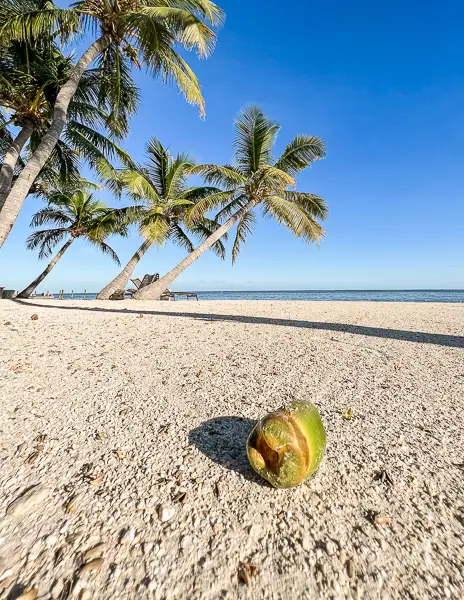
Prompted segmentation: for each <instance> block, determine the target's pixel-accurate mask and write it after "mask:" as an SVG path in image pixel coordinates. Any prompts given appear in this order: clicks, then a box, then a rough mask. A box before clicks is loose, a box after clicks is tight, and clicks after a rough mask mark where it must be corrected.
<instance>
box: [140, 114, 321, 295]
mask: <svg viewBox="0 0 464 600" xmlns="http://www.w3.org/2000/svg"><path fill="white" fill-rule="evenodd" d="M279 130H280V126H279V125H277V124H275V123H273V122H272V121H269V120H268V119H267V118H266V117H265V116H264V114H263V112H262V111H261V109H260V108H258V107H249V108H247V109H245V110H244V111H243V112H242V114H241V115H240V117H239V118H238V119H237V121H236V123H235V142H234V147H235V160H234V164H232V165H225V166H219V165H214V164H206V165H198V166H196V167H192V168H191V169H190V173H192V174H198V175H203V177H204V178H205V180H206V181H207V182H208V183H212V184H214V185H221V186H222V187H223V190H222V191H219V192H217V193H215V194H210V195H207V196H205V197H204V198H202V199H201V200H199V201H198V202H197V203H196V205H195V206H194V207H193V208H192V210H191V211H190V215H189V218H190V220H191V222H192V223H195V222H196V220H197V219H200V218H201V217H202V215H204V214H205V212H207V211H208V210H211V209H214V208H216V207H221V210H220V212H219V213H218V215H217V217H216V218H217V219H222V218H227V220H226V222H225V223H224V224H223V225H221V226H220V227H219V228H218V229H216V231H215V232H214V233H213V234H212V235H211V236H209V237H208V239H206V240H205V241H204V242H203V243H202V244H200V245H199V246H198V248H196V249H195V250H194V251H193V252H191V253H190V254H189V255H188V256H187V257H186V258H184V260H183V261H181V262H180V263H179V264H178V265H177V266H176V267H175V268H174V269H172V270H171V271H170V272H169V273H168V274H167V275H165V276H164V277H162V278H161V279H159V280H158V281H157V282H155V283H152V284H151V285H149V286H147V287H145V288H143V290H140V291H139V292H137V293H136V294H135V296H134V297H135V298H136V299H147V300H157V299H159V297H160V295H161V294H162V293H163V291H164V290H165V289H166V288H167V287H169V285H170V284H171V283H172V282H173V281H174V280H175V279H176V278H177V277H178V276H179V275H180V274H181V273H182V271H184V270H185V269H186V268H187V267H189V266H190V265H191V264H192V263H193V262H195V261H196V260H197V258H199V257H200V256H201V255H202V254H203V252H205V251H206V250H208V248H210V247H211V246H212V245H213V244H215V243H216V242H217V241H218V240H219V239H220V238H221V237H222V236H223V235H224V234H225V233H227V232H228V231H229V229H231V227H232V226H233V225H235V223H238V225H237V233H236V236H235V241H234V244H233V248H232V260H233V261H234V260H235V259H236V257H237V255H238V253H239V251H240V247H241V244H243V243H244V242H245V240H246V237H247V235H249V234H250V233H251V231H252V228H253V225H254V224H255V220H256V217H255V214H254V212H253V210H254V209H255V208H256V207H257V206H262V209H263V214H264V215H265V216H267V217H273V218H274V219H276V221H277V222H278V223H282V224H283V225H285V226H286V227H288V229H290V231H291V232H292V233H294V234H296V235H297V236H298V237H302V238H303V239H305V240H306V241H307V242H319V241H320V240H321V239H322V238H323V236H324V229H323V228H322V226H321V225H320V223H319V222H318V219H319V220H323V219H325V218H326V215H327V207H326V204H325V202H324V200H323V199H322V198H320V197H319V196H316V195H315V194H308V193H306V192H299V191H296V190H295V186H296V182H295V176H296V175H297V174H298V173H300V172H301V171H303V169H305V168H306V167H309V166H310V164H311V163H312V162H314V161H315V160H318V159H320V158H324V157H325V147H324V142H323V141H322V140H321V139H320V138H318V137H312V136H307V135H298V136H297V137H295V138H294V140H293V141H292V142H290V144H288V146H287V147H286V148H285V150H284V152H283V154H282V156H281V157H280V158H278V159H277V160H274V159H273V158H272V154H271V151H272V147H273V145H274V143H275V141H276V138H277V135H278V133H279Z"/></svg>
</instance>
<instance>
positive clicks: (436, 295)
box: [56, 289, 464, 302]
mask: <svg viewBox="0 0 464 600" xmlns="http://www.w3.org/2000/svg"><path fill="white" fill-rule="evenodd" d="M188 291H191V290H188ZM197 293H198V298H199V299H200V300H337V301H364V302H365V301H367V302H464V289H463V290H388V291H383V290H382V291H379V290H335V291H331V290H316V291H314V290H308V291H303V290H295V291H291V290H288V291H257V292H248V291H243V292H239V291H233V292H227V291H225V292H197ZM56 297H57V296H56ZM95 297H96V294H95V293H93V294H92V293H88V294H86V299H87V300H93V299H94V298H95ZM64 298H65V299H66V300H69V299H71V295H70V294H65V295H64ZM74 299H75V300H82V299H84V295H83V294H74ZM186 301H187V300H177V302H186ZM189 302H191V300H190V301H189Z"/></svg>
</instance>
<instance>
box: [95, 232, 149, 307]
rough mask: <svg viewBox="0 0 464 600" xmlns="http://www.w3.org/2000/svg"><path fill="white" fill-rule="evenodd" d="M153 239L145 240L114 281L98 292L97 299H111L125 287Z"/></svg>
mask: <svg viewBox="0 0 464 600" xmlns="http://www.w3.org/2000/svg"><path fill="white" fill-rule="evenodd" d="M150 246H151V241H149V240H145V241H144V242H143V244H142V245H141V246H140V248H139V249H138V250H137V252H136V253H135V254H134V256H133V257H132V258H131V259H130V261H129V262H128V263H127V265H126V266H125V267H124V269H123V270H122V271H121V272H120V273H119V275H117V276H116V277H115V278H114V279H113V281H110V283H109V284H108V285H107V286H106V287H104V288H103V289H102V291H101V292H100V293H99V294H98V296H97V300H109V299H110V297H111V296H112V295H113V294H114V293H115V292H117V291H118V290H123V289H125V287H126V285H127V282H128V281H129V278H130V276H131V275H132V273H133V272H134V269H135V267H136V266H137V264H138V263H139V261H140V259H141V258H142V256H143V255H144V254H145V252H146V251H147V250H148V248H150Z"/></svg>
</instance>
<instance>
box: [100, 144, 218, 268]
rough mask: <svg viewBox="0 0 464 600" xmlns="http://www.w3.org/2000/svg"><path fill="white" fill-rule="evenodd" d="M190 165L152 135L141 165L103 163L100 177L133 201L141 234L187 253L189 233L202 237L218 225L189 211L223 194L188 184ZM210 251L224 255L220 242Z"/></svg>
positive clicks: (184, 155)
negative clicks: (119, 166) (209, 198)
mask: <svg viewBox="0 0 464 600" xmlns="http://www.w3.org/2000/svg"><path fill="white" fill-rule="evenodd" d="M193 166H194V162H193V159H192V158H191V157H189V156H188V155H187V154H182V153H179V154H177V155H172V154H171V153H170V152H169V150H168V149H167V148H165V147H164V146H163V145H162V144H161V142H160V141H159V140H158V139H156V138H152V139H151V140H150V141H149V142H148V144H147V149H146V160H145V162H144V164H141V165H132V166H129V167H124V168H122V169H113V168H108V165H107V164H103V165H102V168H101V169H100V176H101V178H102V180H103V181H104V183H105V185H106V186H107V187H109V188H110V189H111V190H113V192H115V193H117V194H118V195H122V194H126V195H127V196H129V197H130V198H131V200H132V201H133V202H135V203H136V205H135V206H134V209H133V210H134V213H133V214H134V215H135V218H137V220H138V222H139V229H140V234H141V235H142V236H143V237H145V238H146V239H148V240H150V241H151V242H152V243H153V244H158V245H162V244H164V243H165V242H166V241H172V242H174V243H175V244H177V245H179V246H180V247H182V248H184V249H186V250H187V251H189V252H190V251H191V250H193V248H194V246H193V242H192V240H191V236H192V235H193V236H196V237H198V238H200V239H201V240H204V239H206V238H208V237H209V236H210V235H211V234H212V233H213V232H214V231H215V230H216V229H217V228H218V226H219V224H218V222H217V221H214V220H212V219H208V218H207V217H205V216H202V217H201V218H197V219H195V220H194V221H193V220H192V219H190V217H189V215H190V212H191V210H192V209H193V208H196V207H197V206H198V205H202V203H204V202H205V199H206V198H208V197H213V196H214V195H215V194H218V193H222V192H220V191H219V190H218V189H217V188H215V187H210V186H199V187H188V185H187V179H188V175H189V173H190V171H191V169H192V168H193ZM212 250H213V251H214V252H215V253H216V254H217V255H218V256H220V257H221V258H224V256H225V248H224V245H223V243H222V242H221V241H219V242H217V243H216V244H215V245H214V246H213V248H212Z"/></svg>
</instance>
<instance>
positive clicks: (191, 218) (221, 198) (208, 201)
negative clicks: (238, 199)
mask: <svg viewBox="0 0 464 600" xmlns="http://www.w3.org/2000/svg"><path fill="white" fill-rule="evenodd" d="M234 194H235V190H225V191H219V192H215V193H212V194H207V195H205V196H204V197H203V198H201V199H200V200H198V201H197V202H196V203H195V204H194V205H193V206H192V208H191V209H190V210H189V211H188V215H187V220H188V222H189V223H198V222H200V221H201V219H203V217H204V215H205V213H207V212H208V211H210V210H213V209H215V208H217V207H218V206H221V207H222V206H224V205H225V204H227V203H228V202H230V200H231V198H232V197H233V196H234Z"/></svg>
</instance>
